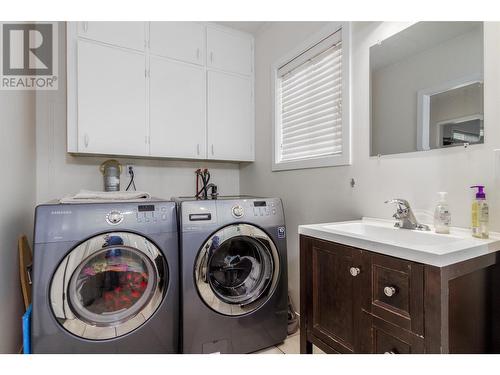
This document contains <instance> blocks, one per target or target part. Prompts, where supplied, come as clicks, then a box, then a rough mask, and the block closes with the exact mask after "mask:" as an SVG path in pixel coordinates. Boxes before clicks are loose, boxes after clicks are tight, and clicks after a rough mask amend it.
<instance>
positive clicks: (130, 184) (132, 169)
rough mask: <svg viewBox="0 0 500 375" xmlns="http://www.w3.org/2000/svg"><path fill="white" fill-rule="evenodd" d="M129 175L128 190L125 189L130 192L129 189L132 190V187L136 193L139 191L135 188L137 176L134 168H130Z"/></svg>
mask: <svg viewBox="0 0 500 375" xmlns="http://www.w3.org/2000/svg"><path fill="white" fill-rule="evenodd" d="M128 174H129V176H130V182H129V183H128V185H127V188H126V189H125V191H128V189H130V187H131V186H133V187H134V191H137V189H136V187H135V181H134V177H135V175H134V168H132V167H129V168H128Z"/></svg>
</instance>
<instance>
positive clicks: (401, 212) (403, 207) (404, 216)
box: [385, 199, 430, 230]
mask: <svg viewBox="0 0 500 375" xmlns="http://www.w3.org/2000/svg"><path fill="white" fill-rule="evenodd" d="M385 203H394V204H395V205H396V206H397V208H396V213H395V214H394V215H392V217H393V218H394V219H396V220H398V221H397V222H396V224H394V226H395V227H396V228H401V229H416V230H430V228H429V226H428V225H425V224H420V223H419V222H418V221H417V219H416V218H415V215H414V214H413V211H412V210H411V207H410V203H408V201H407V200H405V199H391V200H388V201H385Z"/></svg>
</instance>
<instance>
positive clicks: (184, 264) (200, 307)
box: [174, 197, 288, 353]
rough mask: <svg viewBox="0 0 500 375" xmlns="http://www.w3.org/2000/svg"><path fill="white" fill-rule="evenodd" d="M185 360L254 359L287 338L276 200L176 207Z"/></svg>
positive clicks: (282, 227) (219, 201) (283, 266)
mask: <svg viewBox="0 0 500 375" xmlns="http://www.w3.org/2000/svg"><path fill="white" fill-rule="evenodd" d="M174 200H176V201H177V203H178V210H179V215H180V216H179V219H180V225H179V229H180V231H179V235H180V244H181V245H180V246H181V253H180V254H181V256H180V262H181V273H182V275H181V280H182V281H181V284H182V287H181V290H182V296H181V299H182V313H181V316H182V319H181V320H182V335H181V341H182V344H181V347H182V352H183V353H250V352H254V351H256V350H259V349H262V348H266V347H269V346H271V345H275V344H277V343H280V342H282V341H283V340H284V339H285V338H286V335H287V290H288V289H287V288H288V283H287V260H286V238H285V237H286V236H285V235H286V233H285V220H284V214H283V207H282V203H281V200H280V199H277V198H265V199H264V198H251V197H227V198H224V197H222V198H219V199H217V200H193V199H174Z"/></svg>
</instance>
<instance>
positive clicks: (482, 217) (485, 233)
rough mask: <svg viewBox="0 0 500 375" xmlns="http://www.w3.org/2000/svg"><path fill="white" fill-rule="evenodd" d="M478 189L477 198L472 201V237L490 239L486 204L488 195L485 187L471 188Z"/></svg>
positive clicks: (472, 187) (476, 186)
mask: <svg viewBox="0 0 500 375" xmlns="http://www.w3.org/2000/svg"><path fill="white" fill-rule="evenodd" d="M471 189H477V192H476V198H475V199H474V200H473V201H472V218H471V219H472V220H471V221H472V236H474V237H477V238H488V237H489V229H488V226H489V225H488V222H489V209H488V204H487V203H486V194H485V193H484V186H483V185H474V186H471Z"/></svg>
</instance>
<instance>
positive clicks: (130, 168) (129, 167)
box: [125, 164, 135, 177]
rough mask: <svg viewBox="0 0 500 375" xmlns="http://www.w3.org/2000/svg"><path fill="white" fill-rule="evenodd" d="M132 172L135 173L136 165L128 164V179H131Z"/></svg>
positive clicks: (126, 171) (126, 170) (126, 172)
mask: <svg viewBox="0 0 500 375" xmlns="http://www.w3.org/2000/svg"><path fill="white" fill-rule="evenodd" d="M131 171H132V173H135V170H134V165H133V164H127V167H126V169H125V175H126V176H128V177H131V176H132V173H130V172H131Z"/></svg>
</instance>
